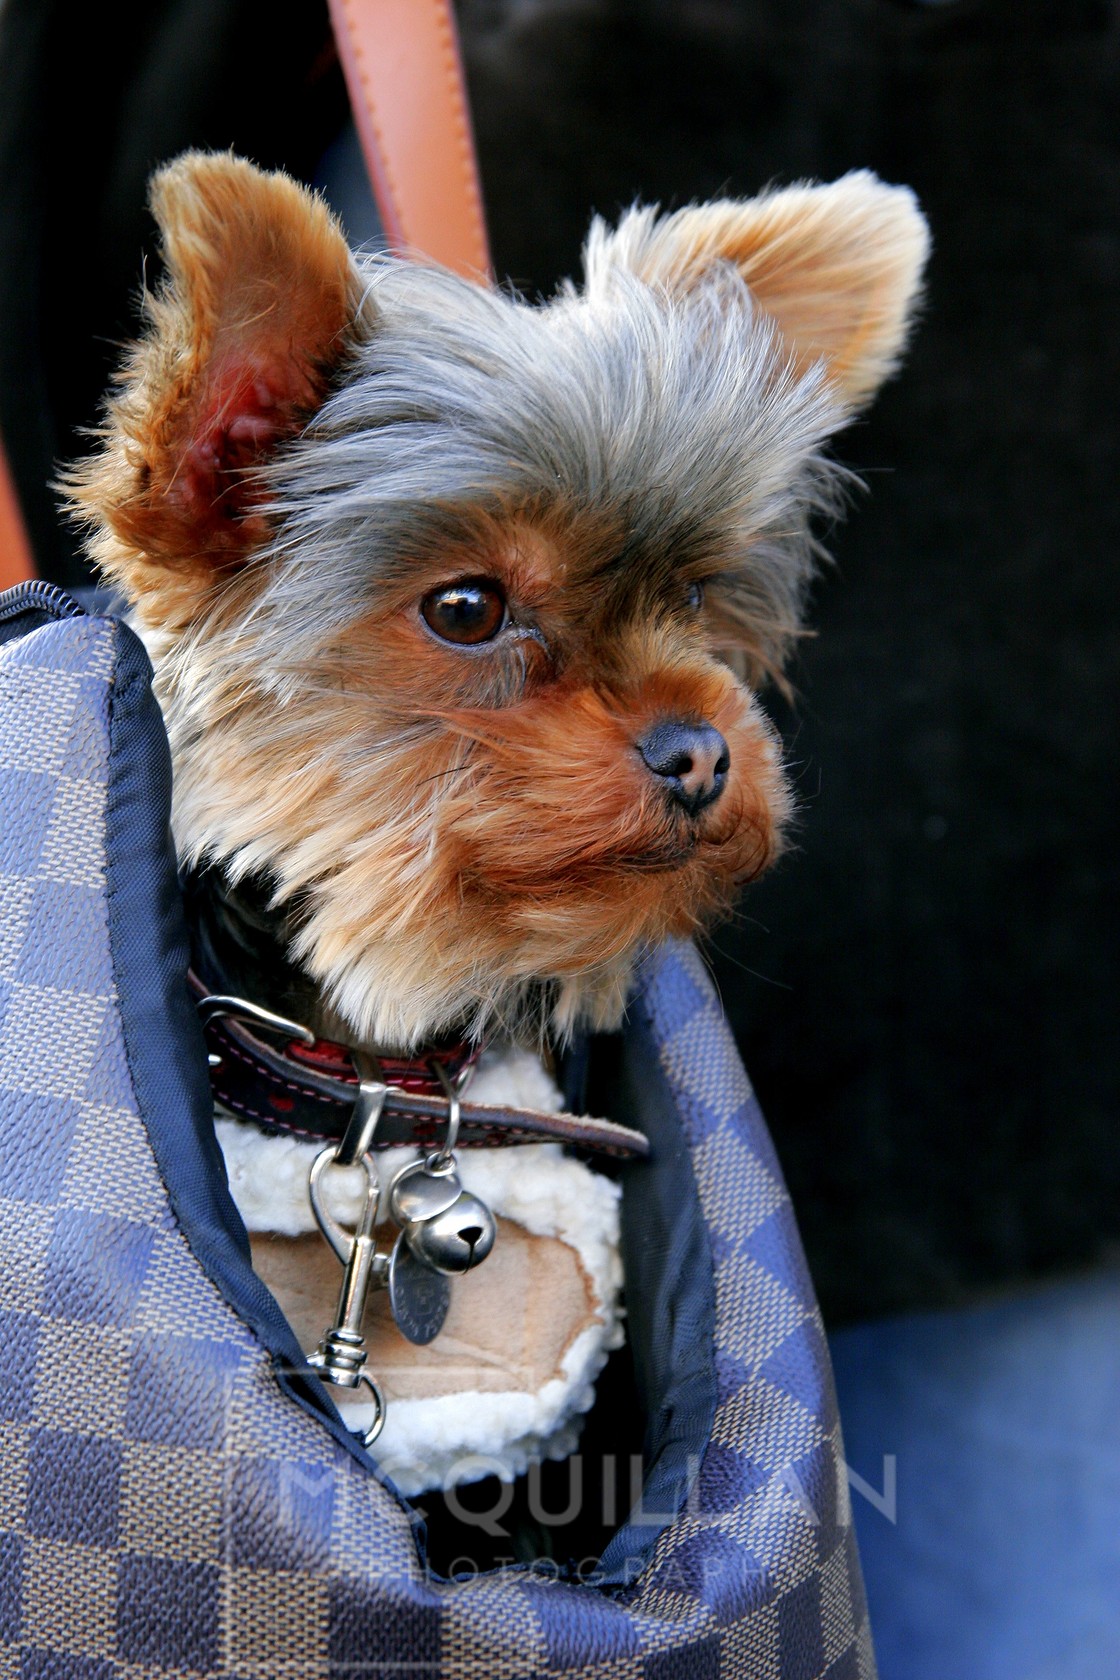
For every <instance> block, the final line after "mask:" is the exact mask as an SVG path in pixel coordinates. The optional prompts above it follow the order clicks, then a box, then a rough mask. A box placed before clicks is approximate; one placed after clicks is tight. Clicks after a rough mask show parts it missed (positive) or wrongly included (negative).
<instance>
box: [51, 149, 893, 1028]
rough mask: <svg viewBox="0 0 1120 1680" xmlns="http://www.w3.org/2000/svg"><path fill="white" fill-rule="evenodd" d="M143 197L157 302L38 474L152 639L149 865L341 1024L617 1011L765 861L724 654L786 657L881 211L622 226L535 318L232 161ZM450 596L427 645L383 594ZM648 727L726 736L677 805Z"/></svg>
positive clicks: (765, 743) (175, 176) (884, 249)
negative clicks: (250, 895)
mask: <svg viewBox="0 0 1120 1680" xmlns="http://www.w3.org/2000/svg"><path fill="white" fill-rule="evenodd" d="M153 206H154V208H155V210H156V214H157V217H158V219H159V221H160V225H161V229H162V233H163V238H164V255H165V258H166V262H167V271H168V279H167V282H166V284H165V285H164V287H163V289H162V290H161V291H160V292H159V293H158V294H157V295H156V296H154V297H149V298H147V299H146V308H147V315H148V327H149V330H148V334H147V336H146V337H145V338H144V339H142V340H141V341H140V342H139V343H138V344H137V345H136V346H135V347H134V348H133V350H132V352H131V355H130V358H129V360H128V363H127V365H126V367H125V369H124V372H123V373H122V376H121V379H120V382H119V386H118V390H117V393H116V395H115V396H114V397H113V398H112V400H111V402H110V405H109V412H108V416H107V421H106V426H105V430H104V434H103V444H102V448H101V450H100V452H99V453H97V454H96V455H95V456H94V458H93V459H92V460H91V461H89V462H87V463H86V464H85V465H83V466H82V467H80V468H79V469H76V470H75V472H74V473H73V474H72V475H71V478H70V481H69V489H70V491H71V496H72V502H73V504H74V505H75V506H76V507H77V509H78V510H79V512H80V514H81V516H82V517H83V518H84V519H85V520H86V522H87V523H88V525H89V526H90V527H91V530H92V541H91V551H92V553H93V555H94V557H95V559H97V560H98V562H99V563H100V564H101V566H102V568H103V570H104V572H105V573H106V575H107V576H108V577H109V579H110V580H111V581H112V582H113V583H114V584H116V585H117V586H118V587H119V588H121V589H122V590H123V591H124V593H125V594H126V596H127V597H128V599H129V601H130V603H131V604H132V609H133V618H134V622H135V624H136V626H137V628H138V629H139V630H140V631H141V633H142V634H143V635H144V636H145V637H146V639H147V641H148V645H149V648H150V651H151V653H152V655H153V662H154V664H155V666H156V670H157V677H158V682H159V693H160V697H161V701H162V704H163V706H164V711H165V715H166V718H167V723H168V729H169V732H170V737H171V747H172V754H173V759H174V764H175V777H176V788H175V818H174V821H175V829H176V836H177V841H178V844H179V847H180V850H181V853H182V855H183V858H184V861H185V862H187V863H188V864H199V863H215V864H218V865H220V866H221V867H222V868H223V870H224V871H225V873H226V874H227V876H228V877H229V878H230V879H232V880H233V881H235V882H236V881H237V880H238V879H239V878H241V877H243V876H246V875H253V876H259V875H266V876H267V877H269V878H270V879H271V881H272V882H274V883H275V891H276V902H277V910H278V914H280V913H282V914H283V916H284V917H285V919H286V925H287V926H289V927H290V928H291V930H292V933H291V940H292V944H291V955H292V957H293V958H294V959H295V961H296V962H297V963H298V964H299V965H301V967H302V968H303V969H304V970H305V971H306V973H307V974H308V975H309V976H310V977H311V979H312V980H313V981H314V982H315V983H316V984H317V985H318V987H319V989H320V992H321V995H322V997H323V1000H324V1007H325V1008H326V1009H327V1010H329V1011H333V1012H334V1013H335V1014H336V1015H337V1016H338V1017H339V1018H340V1019H341V1020H342V1021H343V1022H344V1023H345V1024H346V1027H347V1029H348V1031H349V1032H350V1033H351V1034H352V1035H355V1036H356V1037H358V1038H359V1039H360V1040H363V1041H368V1042H371V1043H374V1044H381V1045H384V1046H386V1047H388V1046H401V1047H405V1046H412V1045H414V1044H416V1043H418V1042H419V1041H421V1040H424V1039H427V1038H430V1037H432V1036H433V1035H434V1034H438V1033H439V1032H440V1031H441V1029H443V1028H445V1027H448V1026H450V1025H452V1024H453V1025H454V1026H455V1027H456V1028H459V1029H462V1027H463V1026H464V1025H465V1026H466V1027H467V1029H468V1030H469V1031H471V1032H475V1033H481V1032H482V1031H483V1030H484V1029H486V1028H488V1027H494V1026H496V1027H499V1028H501V1029H503V1030H504V1031H505V1032H507V1033H519V1034H525V1033H526V1032H529V1033H531V1032H534V1031H536V1032H543V1031H545V1030H551V1031H553V1032H557V1033H560V1034H564V1033H566V1032H568V1031H569V1030H570V1029H571V1028H572V1027H573V1026H574V1025H575V1024H576V1023H577V1022H579V1021H588V1022H590V1023H592V1024H595V1025H599V1026H608V1025H611V1024H613V1023H615V1022H616V1021H617V1020H618V1018H619V1015H620V1013H621V1011H622V1008H623V1004H624V1000H625V996H626V992H627V989H628V985H629V982H630V978H631V975H632V971H633V968H634V964H635V961H636V960H637V958H638V956H639V955H640V953H641V952H642V950H643V949H644V948H646V947H647V946H649V945H651V944H655V943H657V942H658V941H660V940H662V939H665V938H666V937H668V936H670V935H674V934H687V933H691V932H693V931H694V930H695V929H697V928H699V927H701V926H703V925H704V924H705V923H706V922H707V921H709V920H710V919H711V918H712V917H713V916H714V915H716V914H718V913H719V912H720V911H721V910H722V909H724V908H725V907H726V906H727V904H728V902H729V901H730V899H731V897H732V895H733V893H734V891H735V889H736V888H737V887H738V886H739V885H740V884H741V883H742V882H744V881H747V880H750V879H753V878H754V877H755V876H756V875H758V874H759V873H760V872H761V871H762V870H763V869H764V868H765V867H766V866H767V865H768V863H769V862H770V861H771V859H772V858H773V857H774V855H775V854H776V852H777V850H778V849H779V846H780V842H781V832H782V825H783V823H784V821H785V818H786V816H787V811H788V795H787V792H786V784H785V781H784V779H783V774H782V770H781V767H780V764H779V761H778V753H777V749H776V745H775V739H774V735H773V732H772V730H771V728H770V726H769V724H768V723H767V722H766V721H765V719H764V717H763V715H762V713H761V711H760V710H759V707H758V704H757V702H756V700H755V699H754V697H753V694H752V693H751V692H750V689H749V688H748V687H746V686H744V685H743V684H742V683H741V682H739V681H738V680H736V677H735V676H733V675H732V673H731V670H730V669H729V668H728V666H729V664H731V665H734V666H735V668H736V669H737V670H738V671H739V673H740V675H742V676H744V677H745V678H746V679H747V681H748V682H749V683H750V684H751V685H753V686H757V685H758V684H759V683H760V682H761V681H762V680H763V679H765V678H767V677H775V676H778V675H779V674H780V671H781V666H782V662H783V659H784V656H785V654H786V652H787V651H788V648H789V646H790V644H791V642H792V640H793V638H794V637H795V636H796V635H797V634H798V626H799V622H800V615H801V611H802V608H803V603H804V596H805V592H806V588H807V586H808V582H809V578H810V575H811V572H812V566H813V561H814V557H815V552H816V545H815V541H814V539H813V537H812V534H811V530H810V524H811V517H812V515H813V513H814V512H816V511H820V510H821V509H825V510H830V509H832V508H834V507H835V505H836V495H835V484H836V473H835V470H834V469H832V468H831V467H830V466H829V465H828V463H827V461H826V459H825V456H824V454H823V450H824V446H825V445H826V443H827V441H828V439H829V438H830V436H831V435H832V434H833V433H834V432H835V431H836V430H837V429H838V428H839V427H841V426H842V425H844V424H845V423H846V422H847V421H848V420H849V419H850V418H851V416H852V415H853V414H854V413H855V412H856V411H857V410H858V409H859V408H860V407H861V406H862V405H863V404H864V403H865V402H866V401H867V400H868V399H869V398H870V396H871V395H872V394H873V392H874V390H875V389H876V387H877V386H878V384H879V383H880V382H881V380H882V379H883V378H884V377H886V375H887V374H888V373H889V372H890V371H891V370H892V369H893V368H894V366H895V365H896V363H897V361H898V358H899V355H900V353H901V350H902V347H903V344H904V341H905V337H906V332H907V324H908V320H909V317H910V314H911V311H912V308H913V305H914V301H915V298H916V295H917V290H918V285H919V279H920V273H921V269H922V265H923V261H924V257H925V252H926V246H927V236H926V230H925V224H924V222H923V220H922V218H921V216H920V214H919V212H918V210H917V207H916V205H915V204H914V201H913V199H912V197H911V195H910V194H909V193H908V192H906V191H905V190H903V189H898V188H889V187H885V186H883V185H882V184H881V183H880V182H878V181H876V180H875V179H874V177H872V176H869V175H865V174H857V175H852V176H848V177H846V178H845V179H844V180H842V181H840V182H838V183H836V184H835V185H834V186H831V187H804V186H803V187H797V188H792V189H789V190H788V191H786V192H775V193H770V194H766V195H764V196H763V197H762V198H760V199H757V200H753V201H748V202H744V203H722V204H715V205H706V206H697V207H692V208H690V209H687V210H684V211H680V212H677V213H676V214H675V215H672V216H668V217H662V218H658V217H657V215H656V213H655V212H654V211H652V210H635V211H632V212H631V213H630V214H629V215H628V216H627V217H625V218H624V219H623V222H622V223H621V225H620V227H619V228H618V229H617V230H615V231H613V232H612V231H610V230H608V229H607V228H606V227H604V226H603V225H602V224H596V225H595V227H594V228H593V230H592V235H591V238H590V241H589V244H588V248H587V252H586V257H585V280H584V284H583V286H582V288H576V287H575V286H566V287H565V288H563V289H562V290H561V292H560V294H559V295H558V297H556V298H555V299H553V300H552V302H550V303H547V304H544V305H542V306H540V307H530V306H529V305H527V304H525V303H524V302H522V301H521V300H520V299H517V298H515V297H513V296H511V295H508V294H506V293H502V292H499V291H496V290H493V289H490V288H487V287H484V286H476V285H472V284H470V283H469V282H468V281H466V280H464V279H461V278H459V277H457V276H455V275H452V274H448V273H445V272H442V271H440V270H438V269H435V268H431V267H427V266H424V265H417V264H408V263H404V262H400V261H397V260H394V259H368V258H358V259H356V258H354V257H353V256H352V254H351V253H350V252H349V251H348V249H347V247H346V244H345V241H344V239H343V237H342V234H341V231H340V230H339V228H338V227H337V225H336V224H335V223H334V221H333V219H332V218H331V216H330V215H329V213H328V212H327V210H326V208H325V206H324V205H323V204H322V203H320V202H319V201H317V200H315V199H313V198H312V197H311V195H309V194H308V193H306V192H304V191H303V190H302V189H301V188H299V187H297V186H296V185H295V183H293V182H291V181H290V180H287V179H286V178H284V177H281V176H275V175H263V174H261V173H260V172H259V171H257V170H254V169H253V168H252V167H251V166H249V165H247V164H244V163H242V162H240V161H239V160H237V159H234V158H230V157H206V156H201V155H197V154H193V155H188V156H186V157H184V158H182V159H180V160H179V161H178V162H177V163H176V164H174V165H172V166H171V167H170V168H169V169H167V170H165V171H163V172H161V174H160V175H159V176H158V177H157V178H156V181H155V184H154V188H153ZM470 579H476V580H477V579H486V580H490V581H492V583H493V586H494V587H495V588H497V589H498V590H500V591H501V593H502V594H503V595H504V597H505V600H506V602H507V603H508V608H509V616H508V618H507V619H506V620H505V621H504V623H503V628H502V630H501V632H500V633H499V634H496V635H495V636H494V638H493V640H492V641H491V642H490V643H488V644H487V645H485V646H471V647H466V648H464V647H462V646H455V645H449V644H448V642H447V641H441V640H440V639H439V638H438V637H437V636H436V635H435V634H433V633H432V631H431V630H430V629H429V628H427V627H426V621H425V619H424V617H423V613H422V610H421V604H422V603H423V601H424V600H425V598H426V597H427V596H428V595H429V594H430V592H432V591H434V590H438V589H440V588H442V587H445V586H447V585H448V584H452V583H456V582H461V581H463V580H470ZM701 595H702V596H703V604H702V607H701ZM717 654H718V655H719V656H720V658H717V657H716V655H717ZM721 659H723V660H725V661H727V663H721V662H720V661H721ZM666 722H676V723H678V724H686V725H698V724H700V723H701V722H704V723H707V724H709V725H711V726H713V727H714V728H715V729H716V730H718V731H720V732H721V733H722V734H723V736H724V737H725V738H726V741H727V744H728V746H729V748H730V771H729V773H728V776H727V782H726V787H725V789H724V791H723V792H722V794H721V796H720V797H719V798H718V800H716V802H715V803H713V804H710V805H709V807H708V809H707V810H705V811H704V812H703V813H702V814H701V815H700V816H699V817H698V818H697V819H695V820H693V819H692V818H691V817H689V816H687V815H686V814H685V812H684V811H683V810H682V809H681V808H680V805H679V803H678V804H676V805H674V803H673V800H672V798H671V796H670V792H669V790H668V789H667V786H666V783H665V780H664V779H663V778H659V777H658V776H656V775H654V774H653V773H652V772H651V771H650V769H649V768H648V767H647V765H646V764H645V763H644V761H643V760H642V758H641V755H640V752H639V747H638V744H639V742H640V741H641V740H642V738H643V737H644V735H645V734H646V733H647V732H648V731H649V729H650V728H651V727H653V726H656V725H658V724H662V723H666Z"/></svg>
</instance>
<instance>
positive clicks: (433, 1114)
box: [189, 973, 649, 1158]
mask: <svg viewBox="0 0 1120 1680" xmlns="http://www.w3.org/2000/svg"><path fill="white" fill-rule="evenodd" d="M189 978H190V983H191V989H192V991H193V992H194V994H195V998H196V1001H197V1002H198V1003H199V1005H200V1014H201V1016H202V1020H203V1033H204V1036H205V1038H206V1046H207V1050H208V1052H209V1056H210V1083H211V1088H212V1090H213V1092H214V1100H215V1102H216V1103H218V1104H219V1105H220V1106H221V1107H222V1108H223V1109H225V1110H227V1111H228V1112H229V1113H231V1114H234V1115H236V1116H238V1117H239V1118H242V1119H245V1120H251V1121H252V1122H253V1123H254V1124H255V1125H257V1126H259V1127H261V1128H262V1129H263V1130H265V1131H268V1132H275V1133H277V1134H279V1135H282V1136H288V1137H301V1138H308V1139H313V1140H315V1141H317V1142H332V1141H340V1140H341V1139H342V1137H343V1135H344V1133H345V1131H346V1127H347V1124H348V1122H349V1120H350V1117H351V1114H352V1113H353V1109H354V1104H355V1102H356V1101H357V1099H358V1091H359V1074H358V1069H357V1067H356V1065H355V1062H354V1055H353V1052H352V1051H351V1050H350V1049H349V1048H348V1047H347V1046H346V1045H343V1044H336V1043H334V1042H332V1041H331V1040H329V1039H319V1038H315V1037H314V1036H313V1035H312V1034H311V1033H309V1032H307V1031H306V1029H304V1028H301V1027H297V1026H296V1025H295V1024H294V1023H292V1022H285V1021H284V1019H283V1018H282V1017H279V1016H271V1015H270V1014H269V1012H268V1011H266V1010H262V1009H259V1008H258V1007H256V1006H254V1005H253V1004H251V1003H247V1002H245V1001H244V1000H241V999H237V998H228V997H227V998H217V997H214V996H213V995H212V994H210V993H209V992H208V991H207V988H206V987H205V986H204V985H203V983H202V982H201V981H200V980H199V979H198V977H197V976H196V975H194V974H193V973H192V974H191V975H190V977H189ZM297 1035H298V1036H297ZM479 1051H480V1047H475V1046H471V1045H470V1044H467V1043H465V1042H458V1043H450V1044H441V1045H436V1046H433V1047H432V1048H431V1049H428V1050H425V1051H423V1052H421V1053H419V1054H417V1055H416V1056H411V1057H400V1056H377V1057H375V1058H374V1060H375V1062H376V1064H377V1070H378V1075H379V1077H380V1079H382V1080H383V1081H384V1083H385V1084H386V1085H387V1086H388V1091H387V1093H386V1097H385V1104H384V1108H383V1111H382V1119H381V1122H380V1124H379V1126H378V1129H377V1139H376V1143H375V1147H376V1148H378V1149H389V1148H393V1147H399V1146H400V1145H413V1146H415V1147H417V1148H421V1149H428V1148H436V1147H438V1146H440V1145H441V1144H442V1143H443V1141H444V1139H445V1136H446V1129H447V1116H448V1099H447V1096H446V1093H445V1088H444V1084H443V1080H442V1079H441V1078H440V1074H439V1072H438V1071H437V1067H436V1064H437V1062H438V1063H439V1064H440V1065H441V1066H442V1068H443V1071H444V1074H445V1075H446V1076H447V1078H448V1079H449V1080H450V1081H451V1083H452V1084H453V1085H456V1086H458V1087H459V1088H460V1089H462V1090H464V1091H465V1090H466V1089H467V1088H468V1086H469V1076H470V1072H471V1070H472V1068H473V1065H474V1062H475V1061H476V1059H477V1057H478V1055H479ZM547 1142H559V1143H566V1144H570V1145H572V1146H574V1147H576V1148H579V1149H586V1150H590V1151H592V1152H594V1153H597V1154H606V1155H615V1156H620V1157H631V1158H633V1157H640V1156H644V1155H647V1154H648V1153H649V1144H648V1142H647V1140H646V1138H645V1137H644V1136H643V1135H642V1134H641V1133H640V1132H636V1131H633V1130H631V1129H630V1128H629V1127H628V1126H618V1125H615V1124H614V1122H613V1121H610V1120H595V1119H591V1118H588V1117H586V1116H582V1115H574V1114H551V1113H544V1112H542V1111H539V1110H536V1109H527V1108H505V1107H498V1106H492V1105H489V1104H480V1103H472V1102H470V1101H468V1100H466V1098H464V1099H463V1100H462V1101H461V1105H460V1122H459V1133H458V1143H459V1146H460V1147H464V1146H465V1147H467V1148H470V1147H471V1146H472V1145H473V1146H476V1147H477V1146H485V1147H487V1148H495V1147H501V1146H503V1145H506V1144H523V1143H547Z"/></svg>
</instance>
